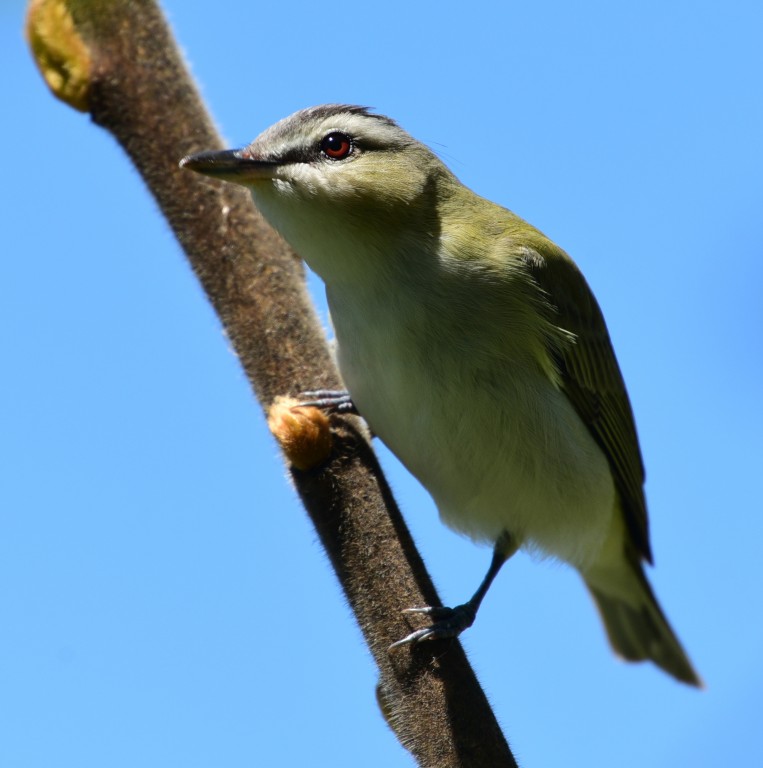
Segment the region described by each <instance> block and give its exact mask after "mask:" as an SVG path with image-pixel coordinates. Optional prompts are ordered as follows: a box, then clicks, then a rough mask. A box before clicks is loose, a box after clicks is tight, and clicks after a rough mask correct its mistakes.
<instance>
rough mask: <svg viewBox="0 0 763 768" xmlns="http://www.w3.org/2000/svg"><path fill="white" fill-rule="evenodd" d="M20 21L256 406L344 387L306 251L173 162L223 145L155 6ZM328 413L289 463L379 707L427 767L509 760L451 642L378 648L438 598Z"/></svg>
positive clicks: (369, 454)
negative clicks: (148, 212)
mask: <svg viewBox="0 0 763 768" xmlns="http://www.w3.org/2000/svg"><path fill="white" fill-rule="evenodd" d="M27 31H28V35H29V39H30V43H31V45H32V48H33V51H34V53H35V57H36V59H37V61H38V64H39V66H40V68H41V70H42V72H43V75H44V76H45V79H46V81H47V82H48V84H49V85H50V87H51V89H52V90H53V91H54V93H55V94H56V95H57V96H59V97H60V98H62V99H64V100H66V101H67V102H68V103H70V104H71V105H72V106H74V107H75V108H79V109H84V110H87V111H89V112H90V114H91V116H92V119H93V121H94V122H95V123H97V124H98V125H100V126H102V127H103V128H105V129H106V130H108V131H109V132H110V133H112V134H113V135H114V137H115V138H116V139H117V141H118V142H119V143H120V144H121V145H122V147H123V148H124V150H125V151H126V153H127V154H128V156H129V157H130V160H131V161H132V162H133V163H134V164H135V166H136V167H137V169H138V170H139V172H140V173H141V175H142V176H143V179H144V180H145V182H146V184H147V186H148V188H149V190H150V192H151V194H152V195H153V196H154V197H155V199H156V201H157V202H158V204H159V206H160V208H161V210H162V212H163V213H164V215H165V216H166V218H167V221H168V222H169V224H170V226H171V227H172V229H173V231H174V232H175V235H176V236H177V238H178V240H179V241H180V243H181V245H182V246H183V248H184V250H185V252H186V254H187V257H188V260H189V262H190V264H191V266H192V268H193V270H194V272H195V273H196V275H197V277H198V279H199V281H200V282H201V285H202V286H203V288H204V290H205V291H206V293H207V296H208V298H209V301H210V302H211V303H212V305H213V306H214V308H215V310H216V311H217V313H218V315H219V317H220V320H221V322H222V323H223V325H224V327H225V330H226V332H227V334H228V337H229V339H230V341H231V344H232V346H233V347H234V349H235V351H236V353H237V354H238V357H239V360H240V361H241V365H242V366H243V368H244V370H245V372H246V375H247V376H248V378H249V380H250V382H251V384H252V388H253V389H254V391H255V393H256V395H257V397H258V398H259V400H260V402H261V404H262V406H263V408H265V409H266V410H267V409H268V407H269V406H270V404H271V402H272V401H273V399H274V398H275V397H276V396H277V395H285V394H289V393H295V392H299V391H301V390H304V389H308V388H318V387H336V386H338V385H339V377H338V374H337V372H336V370H335V368H334V365H333V362H332V361H331V357H330V355H329V351H328V348H327V346H326V343H325V340H324V337H323V333H322V331H321V328H320V325H319V323H318V322H317V319H316V317H315V314H314V311H313V308H312V305H311V304H310V301H309V299H308V296H307V293H306V290H305V285H304V279H303V270H302V265H301V262H300V260H299V259H298V258H297V257H296V256H295V255H294V254H293V253H292V252H291V251H290V250H289V249H288V248H287V246H285V245H284V243H283V242H282V241H281V240H280V239H279V238H278V236H277V235H275V234H274V233H273V231H272V230H270V229H269V228H268V226H267V225H266V224H265V223H264V221H263V220H262V218H261V217H260V216H259V214H258V213H257V211H256V210H255V208H254V206H253V204H252V202H251V200H250V197H249V194H248V193H247V192H246V191H245V190H244V189H242V188H240V187H236V186H234V185H231V184H224V183H218V182H214V181H210V180H206V179H203V178H201V177H199V176H197V175H196V174H192V173H189V172H187V171H182V170H180V169H179V168H178V160H179V159H180V158H181V157H183V156H184V155H187V154H190V153H193V152H197V151H201V150H209V149H218V148H222V147H221V141H220V138H219V136H218V135H217V133H216V131H215V129H214V126H213V125H212V122H211V120H210V118H209V117H208V115H207V114H206V112H205V110H204V108H203V105H202V104H201V101H200V99H199V95H198V93H197V90H196V87H195V86H194V84H193V83H192V81H191V80H190V78H189V75H188V73H187V71H186V68H185V66H184V64H183V61H182V59H181V57H180V55H179V53H178V51H177V47H176V45H175V43H174V41H173V39H172V36H171V33H170V31H169V29H168V27H167V25H166V23H165V20H164V18H163V16H162V14H161V13H160V11H159V10H158V9H157V7H156V5H155V4H154V3H153V2H150V1H149V0H131V1H130V2H127V1H122V2H86V1H85V0H69V2H66V1H65V0H56V1H53V0H35V1H34V2H31V3H30V7H29V17H28V28H27ZM331 421H332V427H333V441H332V450H331V455H330V457H329V459H328V460H327V461H326V462H325V463H324V464H322V465H321V466H319V467H318V468H316V469H313V470H310V471H305V472H302V471H298V470H296V469H294V468H291V472H292V476H293V479H294V485H295V487H296V489H297V491H298V492H299V495H300V497H301V498H302V501H303V503H304V505H305V507H306V509H307V511H308V513H309V515H310V517H311V519H312V521H313V523H314V525H315V528H316V529H317V531H318V534H319V536H320V539H321V541H322V543H323V546H324V547H325V549H326V551H327V552H328V554H329V557H330V560H331V563H332V565H333V567H334V570H335V572H336V574H337V577H338V578H339V580H340V582H341V585H342V588H343V589H344V591H345V594H346V595H347V599H348V601H349V603H350V605H351V606H352V609H353V611H354V612H355V615H356V617H357V620H358V623H359V624H360V627H361V629H362V632H363V635H364V637H365V639H366V642H367V643H368V645H369V648H370V650H371V652H372V654H373V656H374V658H375V660H376V662H377V664H378V667H379V680H380V682H379V688H378V696H379V701H380V705H381V708H382V711H383V712H384V714H385V717H386V718H387V720H388V722H389V723H390V725H391V726H392V728H393V730H394V731H395V733H396V734H397V736H398V738H399V739H400V741H401V743H402V744H403V745H404V746H405V747H406V748H408V749H409V750H410V751H411V752H412V753H413V755H414V757H415V759H416V760H417V761H418V763H419V764H420V765H422V766H432V767H436V768H445V767H447V766H496V767H500V766H514V765H515V762H514V759H513V757H512V755H511V752H510V751H509V748H508V745H507V744H506V740H505V738H504V736H503V734H502V733H501V730H500V728H499V727H498V724H497V722H496V720H495V717H494V715H493V713H492V711H491V710H490V707H489V705H488V703H487V700H486V698H485V695H484V693H483V692H482V690H481V688H480V686H479V684H478V683H477V680H476V678H475V676H474V674H473V672H472V670H471V667H470V666H469V663H468V661H467V660H466V657H465V655H464V653H463V651H462V649H461V645H460V644H459V643H458V642H456V641H453V642H450V641H448V642H432V643H425V644H423V645H421V646H417V647H414V648H412V649H411V648H404V649H401V650H398V651H395V652H394V653H392V654H390V653H389V652H388V648H389V645H390V644H391V643H392V642H394V641H395V640H398V639H400V638H401V637H403V636H404V635H405V634H407V633H408V632H409V631H410V626H409V624H408V622H407V620H405V618H404V617H403V616H402V615H401V609H402V608H404V607H407V606H412V605H423V604H429V605H439V604H440V603H439V600H438V597H437V594H436V592H435V590H434V587H433V586H432V583H431V580H430V579H429V577H428V575H427V573H426V571H425V569H424V566H423V563H422V561H421V559H420V557H419V555H418V553H417V552H416V550H415V548H414V545H413V542H412V540H411V537H410V535H409V533H408V530H407V528H406V526H405V523H404V522H403V520H402V518H401V516H400V513H399V511H398V509H397V507H396V506H395V503H394V500H393V499H392V496H391V493H390V491H389V488H388V486H387V484H386V482H385V480H384V478H383V476H382V473H381V470H380V469H379V466H378V464H377V461H376V458H375V456H374V453H373V451H372V449H371V447H370V446H369V444H368V442H367V440H366V438H365V436H364V433H363V430H362V428H360V426H359V422H357V421H355V420H353V418H351V417H346V418H338V417H332V420H331ZM288 674H289V673H288V670H284V681H286V680H287V679H288Z"/></svg>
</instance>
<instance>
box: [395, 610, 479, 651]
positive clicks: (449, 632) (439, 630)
mask: <svg viewBox="0 0 763 768" xmlns="http://www.w3.org/2000/svg"><path fill="white" fill-rule="evenodd" d="M403 613H421V614H424V615H425V616H429V617H431V618H432V619H434V620H435V623H434V624H432V625H431V626H429V627H424V628H423V629H417V630H416V631H415V632H411V634H410V635H407V636H406V637H404V638H403V639H402V640H398V641H397V642H396V643H392V645H391V646H390V647H389V649H390V650H392V649H393V648H399V647H400V646H401V645H415V644H416V643H420V642H422V641H424V640H445V639H448V638H452V637H458V636H459V635H460V634H461V633H462V632H463V631H464V630H465V629H468V628H469V627H471V625H472V624H473V623H474V619H475V617H476V616H477V609H476V608H475V607H474V606H473V605H472V604H471V603H464V604H463V605H457V606H456V607H455V608H431V607H426V608H406V609H405V610H404V611H403Z"/></svg>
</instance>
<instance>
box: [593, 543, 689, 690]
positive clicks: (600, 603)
mask: <svg viewBox="0 0 763 768" xmlns="http://www.w3.org/2000/svg"><path fill="white" fill-rule="evenodd" d="M583 578H584V579H585V583H586V586H587V587H588V589H589V590H590V591H591V594H592V595H593V598H594V600H595V601H596V605H597V607H598V609H599V613H600V614H601V618H602V620H603V621H604V626H605V627H606V629H607V635H608V637H609V642H610V643H611V645H612V648H613V649H614V651H615V653H617V654H618V655H619V656H622V657H623V658H625V659H628V661H643V660H645V659H651V660H652V661H653V662H654V663H655V664H657V666H659V667H661V668H662V669H664V670H665V671H666V672H667V673H668V674H670V675H673V677H675V678H676V679H678V680H680V681H681V682H684V683H688V684H689V685H696V686H698V687H702V681H701V680H700V678H699V676H698V675H697V673H696V672H695V671H694V668H693V667H692V665H691V662H690V661H689V659H688V657H687V656H686V653H685V652H684V649H683V648H682V647H681V643H680V642H679V641H678V638H677V637H676V635H675V633H674V632H673V630H672V629H671V628H670V624H668V620H667V619H666V618H665V614H664V613H663V612H662V609H661V608H660V606H659V604H658V602H657V598H655V596H654V592H652V588H651V586H650V585H649V582H648V581H647V578H646V574H645V573H644V569H643V568H642V566H641V563H640V562H638V560H637V558H636V557H635V556H634V557H626V558H624V559H620V561H619V563H618V567H617V568H611V567H610V568H600V569H594V570H591V571H589V572H588V573H586V574H584V577H583Z"/></svg>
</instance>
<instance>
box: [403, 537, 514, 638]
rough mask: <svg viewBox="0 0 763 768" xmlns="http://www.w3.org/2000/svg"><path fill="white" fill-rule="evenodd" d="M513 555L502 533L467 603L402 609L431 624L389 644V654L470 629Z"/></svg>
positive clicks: (512, 549) (511, 548)
mask: <svg viewBox="0 0 763 768" xmlns="http://www.w3.org/2000/svg"><path fill="white" fill-rule="evenodd" d="M516 551H517V543H516V541H515V540H514V538H513V537H512V536H511V534H510V533H508V532H507V531H504V532H503V533H502V534H501V536H500V537H499V538H498V541H496V543H495V547H494V549H493V559H492V560H491V561H490V567H489V568H488V569H487V573H486V574H485V578H484V579H482V583H481V584H480V585H479V587H477V591H476V592H475V593H474V594H473V595H472V597H471V599H470V600H469V601H468V602H466V603H464V604H463V605H457V606H456V607H455V608H432V607H426V608H406V609H405V611H404V613H423V614H425V615H426V616H431V617H432V618H433V619H434V620H435V623H434V624H432V626H430V627H424V629H417V630H416V631H415V632H411V634H410V635H407V636H406V637H404V638H403V639H402V640H398V641H397V642H396V643H392V645H391V646H390V650H392V649H393V648H398V647H399V646H401V645H409V644H410V645H413V644H414V643H420V642H421V641H422V640H442V639H445V638H450V637H458V636H459V635H460V634H461V633H462V632H463V631H464V630H465V629H468V628H469V627H471V625H472V624H473V623H474V619H475V618H476V617H477V611H478V610H479V607H480V604H481V603H482V600H483V598H484V597H485V595H486V594H487V591H488V589H490V585H491V584H492V583H493V580H494V579H495V577H496V576H497V575H498V571H500V570H501V567H502V566H503V564H504V563H505V562H506V561H507V560H508V559H509V558H510V557H511V556H512V555H513V554H514V553H515V552H516Z"/></svg>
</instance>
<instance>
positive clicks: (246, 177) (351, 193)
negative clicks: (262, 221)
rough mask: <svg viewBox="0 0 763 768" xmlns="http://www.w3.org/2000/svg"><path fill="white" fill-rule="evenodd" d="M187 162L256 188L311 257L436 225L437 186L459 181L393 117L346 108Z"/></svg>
mask: <svg viewBox="0 0 763 768" xmlns="http://www.w3.org/2000/svg"><path fill="white" fill-rule="evenodd" d="M180 165H181V167H184V168H188V169H190V170H193V171H196V172H198V173H202V174H204V175H206V176H210V177H213V178H218V179H223V180H225V181H231V182H235V183H237V184H242V185H244V186H246V187H248V188H249V189H250V191H251V193H252V197H253V198H254V201H255V203H256V204H257V207H258V208H259V209H260V211H261V212H262V214H263V215H264V216H265V218H266V219H268V221H269V222H270V223H271V224H272V225H273V226H274V227H275V228H276V229H277V230H278V231H279V232H280V233H281V234H282V235H283V236H284V237H285V238H286V240H288V241H289V242H290V243H291V244H292V246H293V247H294V248H295V249H296V250H297V252H298V253H300V255H302V256H303V257H304V258H305V259H306V260H307V261H308V263H310V262H311V250H315V249H316V248H321V247H324V248H325V247H328V245H329V243H331V241H333V243H332V247H333V248H334V250H336V247H337V245H338V242H337V241H338V240H341V239H346V240H348V241H350V242H352V243H357V242H363V243H368V242H369V241H371V242H373V241H374V240H375V239H379V238H382V237H384V238H387V237H389V236H390V234H391V233H393V234H394V233H402V232H404V231H405V230H406V229H410V227H409V224H410V225H413V227H414V228H415V229H416V231H421V230H427V229H429V230H431V229H432V228H436V218H437V199H438V197H439V196H440V195H441V194H442V188H443V184H442V183H439V182H442V181H445V186H448V183H447V182H448V181H449V180H451V179H453V177H452V175H451V174H450V171H448V169H447V168H446V167H445V165H444V164H443V163H442V162H441V161H440V160H439V159H438V158H437V157H436V155H435V154H434V153H433V152H432V151H431V150H429V149H428V148H427V147H426V146H424V145H423V144H421V143H420V142H418V141H416V140H415V139H414V138H413V137H411V136H410V135H409V134H408V133H406V132H405V131H404V130H403V129H402V128H400V127H399V126H398V125H397V123H395V122H394V121H393V120H391V119H390V118H388V117H384V116H383V115H377V114H374V113H372V112H370V111H369V110H368V109H367V108H365V107H357V106H348V105H342V104H327V105H323V106H318V107H311V108H309V109H304V110H301V111H299V112H296V113H295V114H293V115H291V116H290V117H287V118H285V119H283V120H281V121H280V122H278V123H276V124H275V125H273V126H271V127H270V128H268V129H267V130H266V131H264V132H263V133H261V134H260V135H259V136H258V137H257V138H256V139H255V140H254V141H253V142H252V143H251V144H249V145H248V146H247V147H244V148H243V149H238V150H225V151H221V152H201V153H199V154H196V155H190V156H188V157H185V158H183V160H181V162H180ZM380 247H381V246H380ZM319 271H320V270H319Z"/></svg>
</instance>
